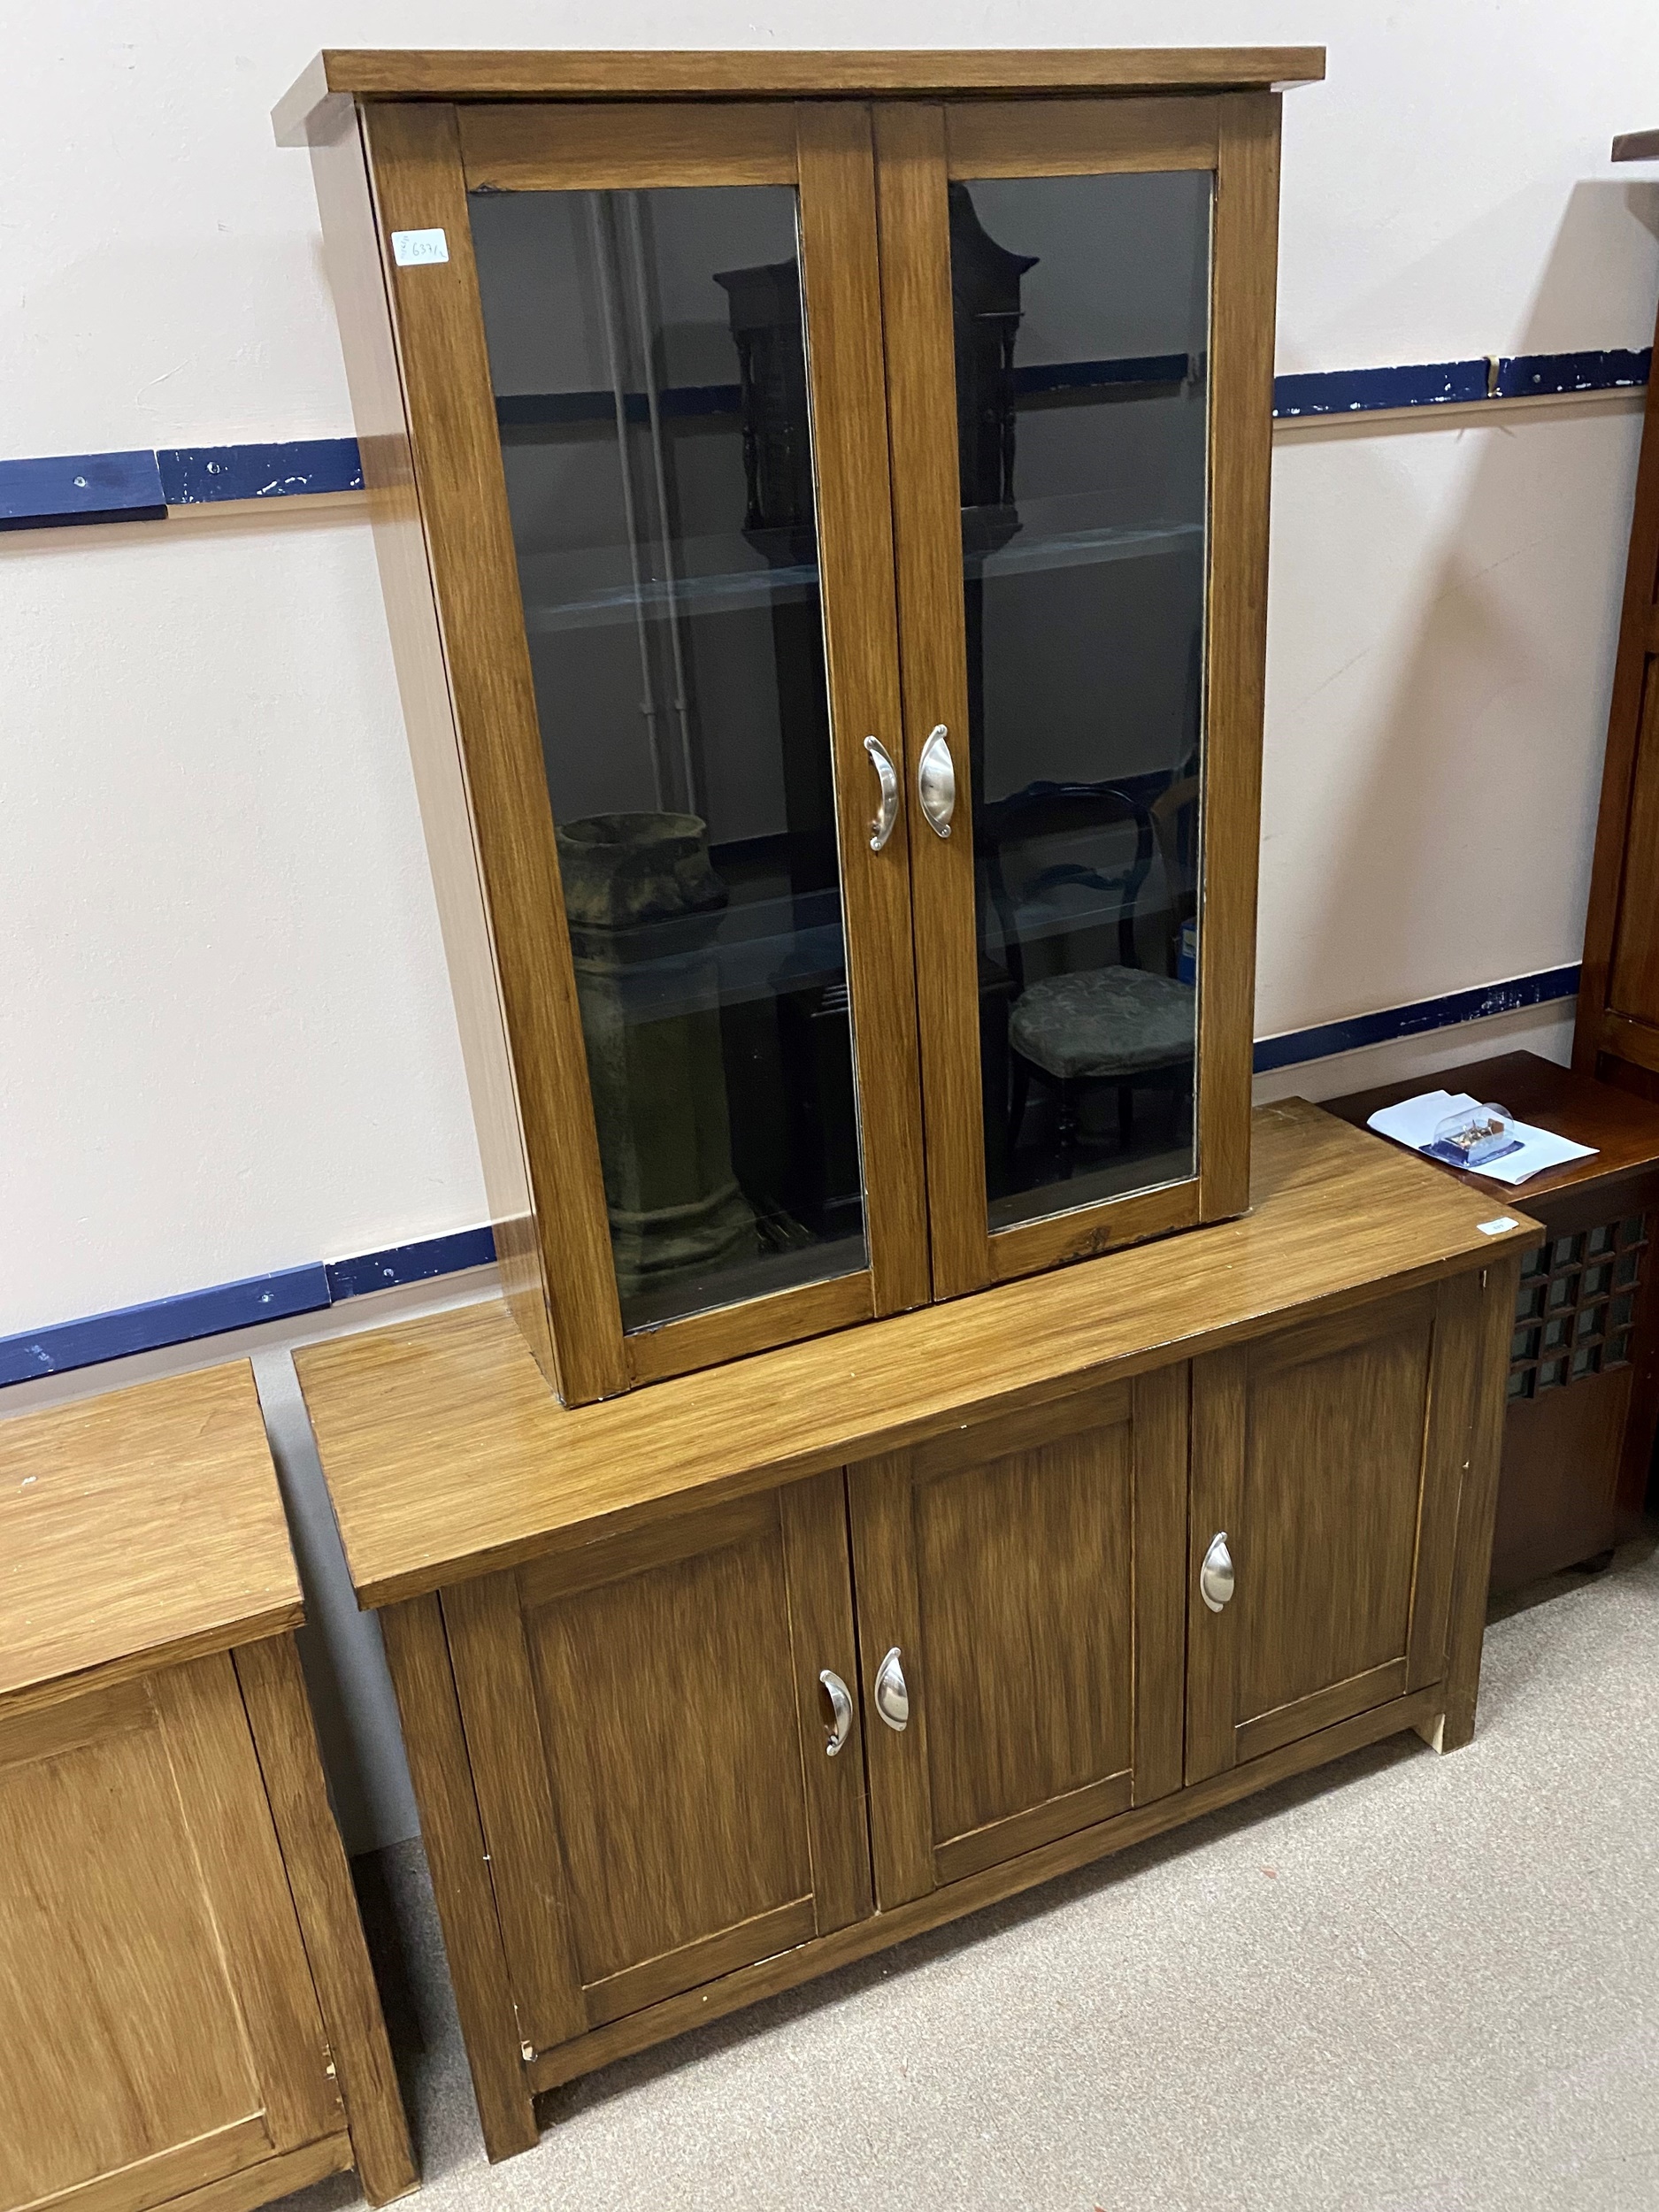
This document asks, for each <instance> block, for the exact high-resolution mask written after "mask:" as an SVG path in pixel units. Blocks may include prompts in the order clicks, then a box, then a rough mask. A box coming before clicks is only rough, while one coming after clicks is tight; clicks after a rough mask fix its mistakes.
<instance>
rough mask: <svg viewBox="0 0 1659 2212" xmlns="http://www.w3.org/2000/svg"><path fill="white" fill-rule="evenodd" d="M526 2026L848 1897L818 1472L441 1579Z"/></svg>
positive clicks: (554, 2033) (833, 1479)
mask: <svg viewBox="0 0 1659 2212" xmlns="http://www.w3.org/2000/svg"><path fill="white" fill-rule="evenodd" d="M443 1605H444V1619H445V1624H446V1626H447V1628H448V1631H449V1642H450V1649H451V1654H452V1656H453V1659H454V1663H455V1672H456V1682H457V1689H458V1691H459V1694H460V1700H461V1709H462V1714H463V1717H464V1719H465V1724H466V1730H467V1735H468V1740H469V1744H470V1746H471V1748H472V1767H473V1774H474V1777H475V1780H476V1783H477V1787H478V1792H479V1800H480V1812H481V1814H482V1816H483V1821H484V1831H485V1835H486V1838H487V1840H488V1847H489V1853H490V1871H491V1876H492V1879H493V1881H494V1885H495V1898H496V1907H497V1911H498V1913H499V1915H500V1917H501V1921H502V1928H503V1938H504V1939H505V1947H506V1952H507V1957H508V1962H509V1970H510V1973H511V1978H512V1982H513V1995H514V2001H515V2003H516V2005H517V2007H518V2017H519V2025H520V2030H521V2033H522V2035H523V2037H524V2039H526V2041H528V2042H529V2043H530V2044H531V2045H533V2046H534V2048H536V2049H538V2050H541V2049H547V2048H549V2047H553V2046H555V2045H557V2044H558V2043H561V2042H565V2041H568V2040H569V2039H571V2038H572V2036H575V2035H578V2034H580V2033H582V2032H584V2031H585V2030H587V2029H588V2028H593V2027H598V2026H601V2025H603V2024H604V2023H605V2022H607V2021H610V2020H615V2019H618V2018H620V2017H621V2016H623V2015H624V2014H626V2013H630V2012H634V2011H638V2010H640V2009H641V2008H643V2007H645V2006H647V2005H649V2004H654V2003H656V2002H657V2001H658V2000H659V1999H661V1998H664V1997H667V1996H671V1995H672V1994H673V1993H675V1992H677V1991H679V1990H682V1989H688V1988H691V1987H693V1986H695V1985H696V1984H698V1983H700V1982H704V1981H708V1980H710V1979H712V1978H714V1977H715V1976H716V1975H718V1974H724V1973H727V1972H730V1971H731V1970H733V1969H734V1968H736V1967H740V1966H744V1965H747V1964H749V1963H750V1962H752V1961H754V1960H756V1959H761V1958H765V1957H768V1956H770V1955H772V1953H774V1952H777V1951H782V1950H787V1949H790V1948H792V1947H794V1946H795V1945H796V1944H799V1943H804V1942H805V1941H806V1940H807V1939H809V1938H810V1937H811V1936H814V1935H823V1934H826V1933H827V1932H829V1931H830V1930H831V1929H832V1928H834V1927H838V1926H841V1925H843V1924H845V1923H846V1922H847V1921H849V1920H851V1919H854V1918H856V1917H858V1916H860V1915H862V1914H863V1913H864V1912H866V1911H867V1910H868V1909H869V1899H870V1875H869V1859H868V1847H867V1844H866V1842H865V1839H864V1781H863V1771H862V1759H861V1755H860V1750H859V1747H858V1742H857V1728H856V1713H855V1715H854V1718H853V1724H852V1726H851V1728H850V1730H849V1737H850V1740H845V1741H843V1742H842V1744H841V1748H840V1750H839V1751H838V1752H837V1754H836V1755H835V1756H834V1757H833V1758H831V1757H830V1756H829V1755H828V1754H827V1750H826V1745H827V1741H828V1733H829V1732H828V1727H827V1725H826V1722H827V1717H828V1716H827V1709H828V1707H829V1704H830V1701H829V1697H828V1693H827V1691H826V1688H825V1686H823V1685H822V1683H821V1682H820V1679H819V1678H820V1675H821V1674H823V1673H825V1672H826V1671H827V1672H829V1673H831V1674H833V1676H834V1677H835V1678H836V1679H837V1680H838V1681H841V1682H844V1683H846V1684H847V1685H849V1686H853V1687H850V1688H849V1699H850V1697H851V1696H852V1695H854V1694H856V1660H855V1655H854V1651H853V1636H852V1602H851V1594H850V1591H849V1583H848V1563H847V1534H846V1515H845V1507H844V1502H843V1491H842V1484H841V1476H840V1474H839V1473H833V1474H831V1475H827V1476H822V1477H819V1478H818V1479H816V1480H814V1481H810V1482H808V1483H806V1484H803V1485H801V1486H798V1487H797V1489H795V1490H793V1491H787V1492H780V1491H775V1490H773V1491H766V1492H764V1493H763V1494H760V1495H758V1496H756V1497H750V1498H743V1499H739V1500H737V1501H735V1502H730V1503H727V1504H724V1505H718V1506H712V1507H710V1508H707V1509H704V1510H703V1511H702V1512H700V1513H695V1514H691V1515H687V1516H686V1517H684V1518H681V1519H677V1520H674V1521H671V1522H667V1523H664V1524H661V1525H656V1526H653V1527H650V1528H648V1529H644V1530H641V1531H639V1532H635V1533H634V1534H630V1535H626V1536H621V1537H616V1538H612V1539H610V1540H605V1541H602V1542H600V1543H596V1544H592V1545H588V1546H586V1547H584V1548H583V1549H581V1550H580V1552H576V1553H572V1554H568V1555H553V1556H551V1557H549V1558H546V1559H543V1560H541V1561H538V1562H537V1563H535V1564H534V1566H530V1567H526V1568H523V1569H520V1570H519V1571H518V1572H517V1573H514V1574H506V1575H498V1576H494V1577H490V1578H487V1579H485V1580H482V1581H480V1582H476V1583H470V1584H465V1585H462V1586H458V1587H457V1588H454V1589H451V1590H449V1591H446V1592H445V1593H444V1600H443Z"/></svg>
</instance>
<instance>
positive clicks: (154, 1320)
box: [0, 1264, 328, 1384]
mask: <svg viewBox="0 0 1659 2212" xmlns="http://www.w3.org/2000/svg"><path fill="white" fill-rule="evenodd" d="M327 1303H328V1271H327V1269H326V1268H325V1267H323V1266H321V1265H319V1264H313V1265H311V1266H308V1267H289V1268H285V1269H284V1270H283V1271H282V1272H281V1273H280V1274H278V1275H254V1276H250V1278H249V1279H248V1280H247V1281H246V1282H242V1283H219V1284H216V1285H215V1286H214V1287H213V1288H212V1289H211V1290H187V1291H186V1292H184V1293H183V1294H182V1295H181V1296H180V1297H177V1298H157V1299H156V1300H154V1301H153V1302H151V1303H150V1304H149V1305H143V1306H124V1307H121V1308H120V1309H119V1310H118V1311H116V1312H114V1313H95V1314H92V1315H90V1316H89V1317H88V1318H87V1319H86V1320H84V1321H60V1322H58V1323H57V1324H56V1325H54V1326H53V1327H51V1328H50V1329H37V1330H35V1332H34V1333H32V1334H29V1335H27V1336H8V1337H0V1384H4V1383H14V1382H27V1381H29V1380H30V1379H31V1378H32V1377H34V1376H36V1375H60V1374H63V1373H65V1371H67V1370H68V1369H70V1368H72V1367H90V1366H93V1365H95V1364H96V1363H97V1362H98V1361H100V1360H106V1359H125V1358H126V1357H127V1356H128V1355H129V1354H131V1353H133V1352H153V1351H155V1350H156V1349H157V1348H158V1347H160V1346H161V1345H164V1344H188V1343H189V1342H190V1341H191V1340H193V1339H194V1338H196V1337H198V1336H219V1335H220V1334H221V1333H223V1332H224V1331H225V1330H227V1329H245V1328H247V1327H249V1326H250V1325H251V1324H252V1323H255V1322H258V1321H280V1320H284V1319H286V1318H287V1317H288V1316H289V1315H290V1314H296V1313H312V1312H315V1311H316V1310H318V1309H319V1307H323V1306H326V1304H327Z"/></svg>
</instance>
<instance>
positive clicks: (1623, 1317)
mask: <svg viewBox="0 0 1659 2212" xmlns="http://www.w3.org/2000/svg"><path fill="white" fill-rule="evenodd" d="M1635 1310H1636V1301H1635V1300H1634V1299H1633V1298H1616V1299H1615V1300H1614V1301H1613V1326H1614V1327H1615V1328H1616V1329H1627V1328H1629V1326H1630V1323H1631V1316H1632V1314H1633V1313H1634V1312H1635Z"/></svg>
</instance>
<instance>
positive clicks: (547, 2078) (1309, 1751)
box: [529, 1690, 1438, 2090]
mask: <svg viewBox="0 0 1659 2212" xmlns="http://www.w3.org/2000/svg"><path fill="white" fill-rule="evenodd" d="M1437 1694H1438V1693H1436V1692H1433V1691H1426V1690H1425V1691H1419V1692H1418V1693H1417V1694H1416V1695H1415V1696H1413V1697H1404V1698H1398V1699H1396V1700H1394V1702H1393V1703H1392V1704H1388V1705H1383V1706H1379V1707H1376V1708H1374V1709H1372V1710H1371V1711H1370V1712H1366V1713H1356V1715H1355V1716H1354V1717H1353V1718H1352V1719H1351V1720H1346V1721H1341V1722H1339V1723H1337V1724H1334V1725H1333V1726H1332V1727H1329V1728H1326V1729H1324V1730H1322V1731H1321V1732H1319V1733H1318V1734H1317V1735H1313V1736H1303V1737H1302V1738H1301V1739H1300V1740H1298V1741H1296V1742H1294V1743H1288V1744H1286V1745H1284V1746H1283V1747H1282V1748H1280V1749H1279V1750H1278V1751H1274V1752H1270V1753H1269V1754H1268V1755H1266V1756H1265V1757H1264V1758H1261V1759H1257V1760H1255V1761H1253V1762H1252V1763H1250V1765H1248V1766H1247V1767H1235V1768H1233V1769H1231V1770H1229V1771H1228V1772H1226V1773H1225V1774H1218V1775H1217V1776H1216V1777H1215V1778H1214V1779H1213V1780H1211V1781H1209V1782H1202V1783H1200V1784H1199V1785H1198V1786H1197V1787H1196V1788H1194V1789H1192V1790H1184V1791H1181V1792H1180V1793H1179V1794H1177V1795H1174V1796H1170V1797H1164V1798H1160V1799H1159V1800H1158V1801H1156V1803H1155V1804H1150V1805H1137V1806H1136V1807H1134V1808H1133V1809H1132V1810H1131V1811H1128V1812H1125V1813H1119V1814H1118V1816H1116V1818H1114V1819H1110V1820H1105V1821H1102V1822H1101V1823H1100V1824H1098V1825H1097V1826H1094V1827H1091V1828H1084V1829H1081V1830H1079V1832H1077V1833H1075V1834H1073V1835H1069V1836H1063V1837H1061V1838H1060V1839H1058V1841H1056V1842H1053V1843H1048V1844H1045V1845H1043V1846H1041V1847H1040V1848H1039V1849H1036V1850H1033V1851H1029V1852H1027V1853H1026V1854H1025V1855H1024V1856H1023V1857H1021V1858H1017V1859H1008V1860H1004V1861H1002V1863H999V1864H997V1865H995V1866H990V1867H987V1868H986V1869H985V1870H984V1871H983V1872H981V1873H979V1874H972V1875H968V1876H965V1877H964V1878H963V1879H962V1880H961V1881H957V1882H951V1883H949V1884H948V1885H947V1886H945V1887H943V1888H941V1889H935V1890H931V1891H929V1892H928V1893H927V1894H926V1895H925V1896H922V1897H918V1898H915V1899H913V1900H912V1901H910V1903H909V1904H905V1905H900V1906H898V1907H896V1908H895V1909H894V1910H893V1911H891V1912H881V1913H876V1914H872V1916H870V1917H869V1918H868V1919H865V1920H861V1921H857V1922H856V1923H855V1924H853V1925H852V1926H850V1927H847V1928H842V1929H841V1930H839V1931H837V1932H835V1933H834V1934H833V1935H829V1936H824V1937H820V1938H818V1939H817V1940H816V1941H813V1942H810V1943H806V1944H803V1945H802V1946H801V1947H799V1948H798V1949H796V1950H793V1951H786V1952H782V1953H780V1954H779V1955H778V1956H776V1957H775V1958H769V1959H764V1960H762V1961H761V1962H759V1963H758V1964H757V1965H755V1966H751V1967H746V1968H741V1969H740V1970H737V1971H736V1972H734V1973H732V1974H729V1975H727V1976H726V1977H725V1978H723V1979H721V1980H720V1981H718V1982H712V1983H710V1984H708V1985H706V1986H705V1987H703V1988H702V1989H692V1990H687V1992H685V1993H684V1994H683V1995H681V1996H678V1997H672V1998H670V1999H668V2000H667V2001H666V2002H664V2003H661V2004H658V2005H655V2006H653V2007H652V2008H650V2009H649V2011H646V2012H640V2013H635V2014H634V2015H633V2016H632V2017H631V2018H628V2019H626V2020H618V2021H616V2022H614V2023H613V2024H611V2025H610V2026H608V2027H605V2028H603V2029H600V2030H598V2031H596V2032H595V2033H593V2034H591V2035H587V2036H584V2037H583V2038H582V2039H581V2040H580V2042H578V2043H570V2044H566V2045H565V2047H564V2048H563V2049H561V2050H557V2051H547V2052H544V2053H543V2054H542V2055H541V2056H540V2057H539V2058H538V2059H537V2060H536V2062H535V2063H534V2065H533V2066H532V2067H531V2068H530V2070H529V2073H530V2079H531V2081H532V2082H533V2083H534V2085H535V2087H536V2088H537V2089H538V2090H542V2089H551V2088H553V2087H555V2086H556V2085H557V2084H558V2083H560V2082H564V2081H570V2080H572V2079H573V2078H575V2077H576V2076H577V2075H579V2074H586V2073H590V2072H592V2071H593V2070H594V2069H595V2067H599V2066H607V2065H609V2064H610V2063H611V2061H612V2060H613V2059H618V2058H621V2057H624V2056H626V2054H627V2053H629V2052H630V2051H639V2050H643V2049H645V2048H647V2047H649V2045H651V2044H653V2043H661V2042H664V2040H666V2039H667V2038H668V2037H670V2036H672V2035H679V2034H680V2033H682V2032H684V2031H685V2030H686V2029H687V2028H694V2027H696V2026H699V2025H700V2024H703V2022H705V2021H709V2020H718V2019H720V2018H721V2017H723V2016H725V2015H726V2014H727V2013H730V2012H734V2011H736V2010H737V2009H738V2008H740V2007H741V2006H743V2005H749V2004H753V2003H755V2002H756V2001H757V2000H758V1999H760V1998H762V1997H770V1996H772V1995H775V1994H776V1993H777V1992H778V1991H780V1990H783V1989H793V1988H795V1987H796V1986H797V1985H799V1984H800V1983H802V1982H805V1981H810V1980H811V1979H812V1978H814V1977H815V1976H816V1975H819V1974H825V1973H828V1972H829V1971H830V1970H831V1969H832V1968H833V1967H837V1966H844V1965H846V1964H848V1963H849V1962H850V1961H852V1960H854V1959H859V1958H865V1957H867V1956H868V1955H870V1954H871V1953H872V1951H881V1950H885V1949H887V1947H889V1946H890V1945H892V1944H895V1943H902V1942H903V1941H904V1940H905V1939H906V1938H907V1937H910V1936H913V1935H919V1934H921V1933H922V1932H924V1931H925V1930H926V1929H928V1928H936V1927H938V1926H939V1925H940V1924H941V1923H943V1922H945V1921H949V1920H957V1919H960V1918H961V1917H962V1916H964V1914H966V1913H971V1912H976V1911H978V1910H979V1909H981V1908H982V1907H984V1906H986V1905H990V1904H995V1902H996V1901H998V1900H999V1899H1001V1898H1003V1897H1011V1896H1014V1895H1017V1894H1018V1893H1019V1892H1020V1891H1022V1890H1027V1889H1032V1888H1033V1887H1035V1886H1036V1885H1037V1884H1038V1883H1039V1882H1046V1881H1048V1880H1050V1879H1052V1878H1053V1877H1054V1876H1056V1875H1057V1874H1064V1873H1068V1872H1069V1871H1070V1870H1071V1869H1072V1868H1073V1867H1079V1866H1087V1865H1088V1864H1089V1863H1091V1862H1092V1861H1094V1860H1097V1859H1102V1858H1104V1857H1106V1856H1108V1855H1110V1853H1112V1852H1114V1851H1121V1850H1123V1849H1125V1847H1127V1846H1128V1845H1130V1844H1135V1843H1141V1842H1144V1841H1145V1840H1146V1839H1147V1838H1148V1836H1156V1835H1159V1834H1162V1833H1163V1832H1164V1831H1165V1830H1166V1829H1170V1828H1173V1827H1177V1826H1179V1824H1181V1823H1182V1822H1184V1821H1187V1820H1192V1819H1195V1818H1196V1817H1197V1816H1199V1815H1201V1814H1202V1813H1208V1812H1214V1811H1216V1810H1217V1809H1218V1808H1219V1807H1221V1806H1224V1805H1231V1804H1233V1803H1234V1802H1236V1801H1237V1800H1238V1799H1240V1797H1246V1796H1248V1795H1250V1794H1251V1793H1253V1792H1254V1791H1256V1790H1258V1789H1264V1788H1266V1787H1267V1786H1269V1785H1270V1784H1271V1783H1274V1782H1279V1781H1283V1780H1284V1779H1285V1778H1286V1777H1287V1776H1290V1775H1293V1774H1305V1773H1306V1772H1307V1771H1308V1770H1309V1769H1310V1768H1311V1767H1317V1766H1320V1765H1323V1764H1324V1763H1325V1762H1327V1761H1328V1760H1332V1759H1340V1758H1341V1757H1343V1756H1344V1755H1346V1754H1347V1753H1348V1752H1350V1751H1357V1750H1359V1749H1360V1748H1361V1747H1363V1745H1366V1744H1371V1743H1377V1742H1379V1741H1380V1740H1382V1738H1384V1737H1385V1736H1392V1735H1395V1734H1397V1733H1399V1732H1401V1731H1402V1730H1405V1729H1418V1730H1421V1729H1423V1728H1425V1727H1427V1726H1429V1725H1431V1724H1432V1718H1433V1716H1434V1714H1435V1711H1436V1703H1435V1701H1436V1697H1437Z"/></svg>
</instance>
